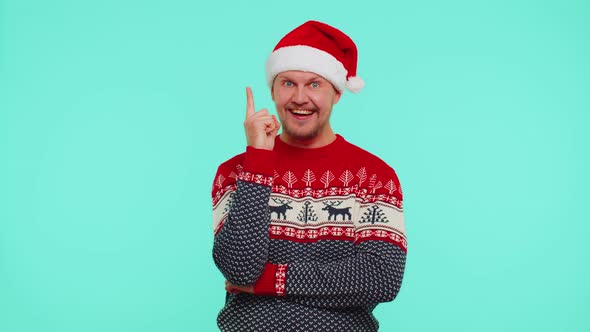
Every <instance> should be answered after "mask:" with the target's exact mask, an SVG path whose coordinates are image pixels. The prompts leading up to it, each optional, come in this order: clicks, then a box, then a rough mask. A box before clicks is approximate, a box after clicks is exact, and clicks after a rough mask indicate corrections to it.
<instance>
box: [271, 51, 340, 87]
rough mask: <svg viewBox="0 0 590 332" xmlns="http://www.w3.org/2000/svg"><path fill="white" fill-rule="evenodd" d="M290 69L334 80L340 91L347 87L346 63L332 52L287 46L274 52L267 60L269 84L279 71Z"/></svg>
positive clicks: (333, 82)
mask: <svg viewBox="0 0 590 332" xmlns="http://www.w3.org/2000/svg"><path fill="white" fill-rule="evenodd" d="M288 70H302V71H309V72H313V73H316V74H318V75H321V76H322V77H323V78H325V79H327V80H328V81H330V82H332V84H334V86H335V87H336V88H337V89H338V90H339V91H340V92H344V89H345V88H346V75H347V73H348V71H347V70H346V69H345V68H344V65H343V64H342V63H341V62H340V61H338V60H337V59H336V58H335V57H334V56H333V55H331V54H330V53H327V52H324V51H322V50H320V49H317V48H314V47H310V46H304V45H296V46H286V47H281V48H279V49H278V50H276V51H274V52H272V53H271V54H270V56H269V57H268V59H267V60H266V81H267V83H268V86H269V87H272V83H273V80H274V78H275V76H276V75H277V74H278V73H281V72H284V71H288Z"/></svg>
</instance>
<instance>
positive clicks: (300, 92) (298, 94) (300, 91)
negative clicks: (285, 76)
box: [291, 86, 308, 105]
mask: <svg viewBox="0 0 590 332" xmlns="http://www.w3.org/2000/svg"><path fill="white" fill-rule="evenodd" d="M291 101H292V102H293V103H295V104H297V105H303V104H305V103H307V101H308V99H307V94H306V93H305V90H304V87H303V86H299V87H297V89H295V92H294V93H293V98H292V100H291Z"/></svg>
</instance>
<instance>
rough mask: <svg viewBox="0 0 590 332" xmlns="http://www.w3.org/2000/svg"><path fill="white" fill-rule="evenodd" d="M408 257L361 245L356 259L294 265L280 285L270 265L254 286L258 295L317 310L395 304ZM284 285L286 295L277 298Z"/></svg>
mask: <svg viewBox="0 0 590 332" xmlns="http://www.w3.org/2000/svg"><path fill="white" fill-rule="evenodd" d="M405 261H406V253H405V251H404V250H402V249H401V248H399V247H398V246H396V245H394V244H392V243H388V242H382V241H367V242H364V243H361V244H360V245H359V248H358V251H357V253H356V254H355V255H353V256H350V257H347V258H343V259H341V260H337V261H333V262H329V263H326V262H319V261H308V262H294V263H290V264H288V265H287V266H285V267H284V270H285V273H284V280H278V281H277V279H278V278H277V276H278V274H277V273H276V272H277V265H273V264H267V266H266V268H265V270H264V273H263V275H262V277H261V278H260V279H259V281H258V282H257V283H256V285H255V286H254V289H255V292H256V293H257V294H259V295H285V296H286V300H289V301H293V302H297V303H301V304H304V305H309V306H316V307H353V306H368V305H371V304H376V303H380V302H387V301H391V300H393V299H394V298H395V297H396V296H397V294H398V292H399V289H400V287H401V283H402V279H403V274H404V268H405ZM281 283H282V284H283V285H284V287H285V288H284V293H283V294H277V292H276V289H277V288H279V287H278V286H280V285H281Z"/></svg>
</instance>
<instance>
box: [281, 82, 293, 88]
mask: <svg viewBox="0 0 590 332" xmlns="http://www.w3.org/2000/svg"><path fill="white" fill-rule="evenodd" d="M283 86H286V87H292V86H293V82H291V81H285V82H283Z"/></svg>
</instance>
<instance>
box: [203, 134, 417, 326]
mask: <svg viewBox="0 0 590 332" xmlns="http://www.w3.org/2000/svg"><path fill="white" fill-rule="evenodd" d="M212 200H213V229H214V244H213V259H214V262H215V264H216V266H217V267H218V268H219V270H220V271H221V273H222V274H223V276H224V277H225V278H226V280H228V281H229V282H231V283H232V284H235V285H244V286H246V285H253V287H254V293H255V294H247V293H236V294H230V293H226V301H225V306H224V307H223V309H222V310H221V312H220V313H219V315H218V318H217V323H218V326H219V328H220V329H221V330H222V331H278V330H280V331H377V330H378V327H379V324H378V322H377V320H376V319H375V317H374V316H373V314H372V311H373V309H374V308H375V306H376V305H377V304H378V303H380V302H387V301H392V300H393V299H394V298H395V297H396V296H397V294H398V291H399V289H400V287H401V282H402V277H403V273H404V267H405V259H406V252H407V242H406V235H405V226H404V219H403V212H402V191H401V187H400V183H399V180H398V178H397V175H396V173H395V171H394V170H393V169H392V168H391V167H390V166H388V165H387V164H386V163H385V162H383V161H382V160H381V159H379V158H378V157H376V156H374V155H372V154H370V153H369V152H367V151H365V150H363V149H361V148H359V147H357V146H355V145H353V144H351V143H349V142H347V141H346V140H345V139H344V138H343V137H342V136H340V135H336V139H335V140H334V141H333V142H332V143H330V144H328V145H326V146H324V147H321V148H315V149H303V148H296V147H293V146H290V145H288V144H286V143H284V142H283V141H281V140H280V139H279V136H277V137H276V139H275V146H274V149H273V150H272V151H269V150H261V149H255V148H252V147H247V148H246V152H245V153H242V154H240V155H237V156H235V157H233V158H231V159H230V160H228V161H226V162H224V163H223V164H221V165H220V166H219V168H218V170H217V174H216V176H215V178H214V183H213V189H212Z"/></svg>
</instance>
